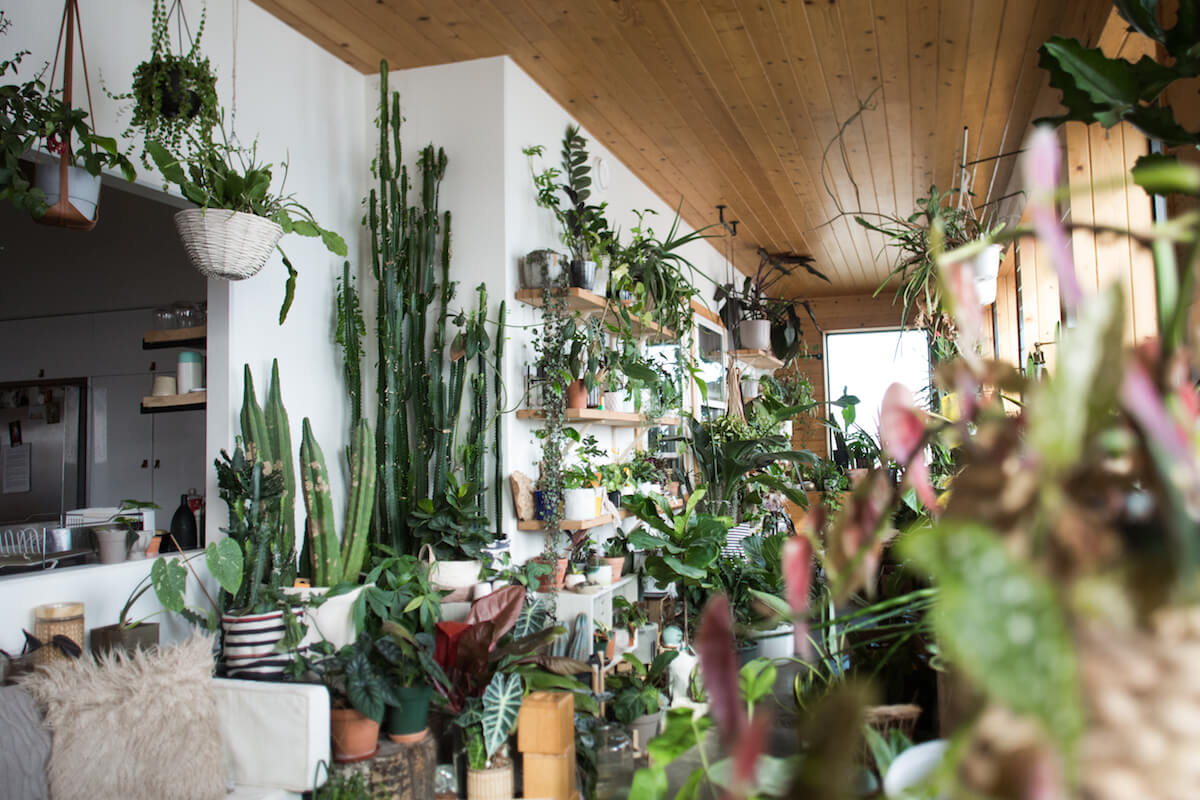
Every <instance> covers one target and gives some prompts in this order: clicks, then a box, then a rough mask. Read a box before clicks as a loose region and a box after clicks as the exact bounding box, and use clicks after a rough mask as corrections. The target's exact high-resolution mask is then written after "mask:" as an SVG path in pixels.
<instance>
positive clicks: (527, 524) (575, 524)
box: [517, 499, 683, 531]
mask: <svg viewBox="0 0 1200 800" xmlns="http://www.w3.org/2000/svg"><path fill="white" fill-rule="evenodd" d="M670 505H671V510H673V511H677V510H679V509H681V508H683V500H680V499H674V500H672V501H671V503H670ZM631 516H633V512H632V511H628V510H626V509H624V508H619V509H617V515H616V516H615V517H614V516H613V515H612V514H601V515H600V516H598V517H593V518H592V519H564V520H559V523H558V527H559V530H564V531H586V530H591V529H592V528H598V527H600V526H601V525H609V524H612V523H614V522H616V521H617V520H621V519H628V518H629V517H631ZM545 528H546V523H545V522H543V521H542V520H540V519H528V520H525V521H523V522H518V523H517V530H519V531H540V530H545Z"/></svg>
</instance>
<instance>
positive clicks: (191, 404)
mask: <svg viewBox="0 0 1200 800" xmlns="http://www.w3.org/2000/svg"><path fill="white" fill-rule="evenodd" d="M207 402H208V392H207V391H200V392H188V393H187V394H167V395H159V396H154V395H151V396H149V397H143V398H142V413H143V414H162V413H165V412H168V411H193V410H195V409H199V408H204V407H205V405H206V404H207Z"/></svg>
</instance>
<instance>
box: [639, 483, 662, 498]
mask: <svg viewBox="0 0 1200 800" xmlns="http://www.w3.org/2000/svg"><path fill="white" fill-rule="evenodd" d="M662 493H663V487H662V485H661V484H657V483H650V482H649V481H642V482H641V483H639V484H638V485H637V494H644V495H651V494H662Z"/></svg>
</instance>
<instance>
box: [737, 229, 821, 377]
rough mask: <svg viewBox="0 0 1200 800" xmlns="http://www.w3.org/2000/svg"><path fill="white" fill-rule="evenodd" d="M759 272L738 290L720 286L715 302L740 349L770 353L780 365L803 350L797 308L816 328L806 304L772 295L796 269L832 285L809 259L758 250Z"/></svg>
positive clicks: (751, 276)
mask: <svg viewBox="0 0 1200 800" xmlns="http://www.w3.org/2000/svg"><path fill="white" fill-rule="evenodd" d="M758 256H759V260H758V268H757V269H756V270H755V273H754V274H753V275H748V276H746V278H745V280H744V281H743V282H742V288H741V289H740V290H738V289H737V288H736V287H734V285H733V284H732V283H727V284H725V285H723V286H718V287H717V289H716V291H715V292H714V297H715V299H716V300H717V301H718V302H720V303H721V308H720V311H719V313H720V315H721V320H722V322H723V323H724V324H725V327H726V329H728V330H730V331H732V332H733V333H734V338H735V340H736V342H737V344H738V346H739V347H740V348H742V349H745V350H764V351H771V352H772V353H773V354H774V355H775V357H776V358H778V359H780V360H781V361H784V362H788V361H791V360H792V359H793V358H795V357H796V355H797V354H798V353H799V352H800V349H801V348H802V347H803V336H804V329H803V325H802V323H801V320H800V315H799V314H797V313H796V306H797V305H799V306H801V307H803V308H804V309H805V310H806V311H807V312H808V317H809V319H811V320H812V322H813V324H814V325H815V324H816V319H815V318H813V314H812V308H811V306H810V305H809V304H808V303H807V301H797V300H795V299H785V298H781V297H772V296H771V295H770V291H771V290H772V289H774V288H775V287H776V286H777V285H778V284H779V282H780V281H781V280H783V279H784V278H786V277H789V276H791V275H792V274H793V273H794V272H795V270H796V269H797V268H800V269H803V270H805V271H806V272H807V273H808V274H810V275H813V276H815V277H817V278H820V279H821V280H823V281H825V282H826V283H829V279H828V278H827V277H825V275H824V274H823V273H821V272H820V271H819V270H818V269H816V268H815V267H813V265H812V264H813V259H812V257H810V256H797V255H790V254H789V255H775V254H771V253H768V252H767V251H766V250H764V249H763V248H761V247H760V248H759V249H758Z"/></svg>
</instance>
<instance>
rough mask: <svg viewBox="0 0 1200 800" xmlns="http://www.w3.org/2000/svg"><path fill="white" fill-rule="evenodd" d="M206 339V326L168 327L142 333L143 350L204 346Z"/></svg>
mask: <svg viewBox="0 0 1200 800" xmlns="http://www.w3.org/2000/svg"><path fill="white" fill-rule="evenodd" d="M207 339H208V326H207V325H198V326H196V327H194V328H168V329H166V330H161V331H148V332H146V333H144V334H142V349H143V350H161V349H163V348H166V347H204V345H205V342H206V340H207Z"/></svg>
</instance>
